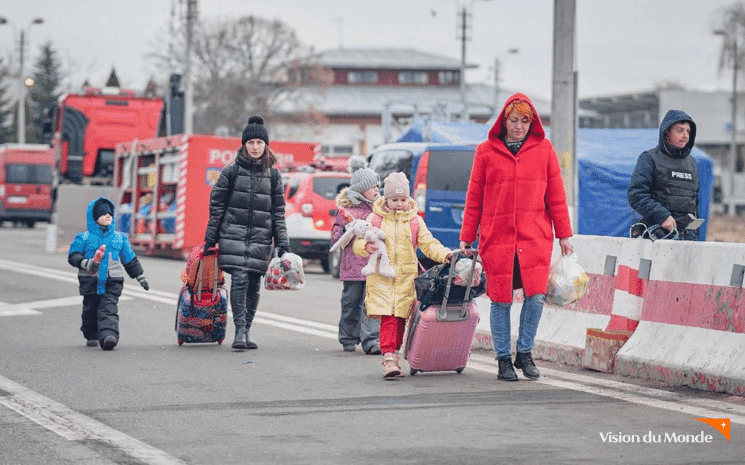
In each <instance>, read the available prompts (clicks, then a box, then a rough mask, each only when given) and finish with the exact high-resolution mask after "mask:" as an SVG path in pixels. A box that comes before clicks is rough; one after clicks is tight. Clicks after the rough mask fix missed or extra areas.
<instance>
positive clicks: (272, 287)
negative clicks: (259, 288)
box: [264, 253, 305, 291]
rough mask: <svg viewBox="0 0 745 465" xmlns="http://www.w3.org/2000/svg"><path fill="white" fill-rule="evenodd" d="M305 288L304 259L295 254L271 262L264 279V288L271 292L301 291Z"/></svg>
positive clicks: (285, 255) (275, 258)
mask: <svg viewBox="0 0 745 465" xmlns="http://www.w3.org/2000/svg"><path fill="white" fill-rule="evenodd" d="M303 286H305V273H303V259H302V258H300V256H298V255H295V254H294V253H286V254H284V255H282V258H279V257H274V258H272V261H270V262H269V268H268V269H267V270H266V276H265V278H264V288H265V289H267V290H269V291H299V290H300V289H302V288H303Z"/></svg>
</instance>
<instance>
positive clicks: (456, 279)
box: [453, 258, 484, 287]
mask: <svg viewBox="0 0 745 465" xmlns="http://www.w3.org/2000/svg"><path fill="white" fill-rule="evenodd" d="M471 266H473V260H472V259H470V258H461V259H459V260H458V261H457V262H455V271H454V274H453V284H455V285H456V286H463V287H468V281H469V280H470V281H472V282H471V286H473V287H478V286H479V283H481V272H482V271H484V267H483V266H482V265H481V262H480V261H478V260H477V261H476V265H475V267H474V269H473V274H471Z"/></svg>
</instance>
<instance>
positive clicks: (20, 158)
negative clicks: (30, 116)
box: [0, 144, 54, 227]
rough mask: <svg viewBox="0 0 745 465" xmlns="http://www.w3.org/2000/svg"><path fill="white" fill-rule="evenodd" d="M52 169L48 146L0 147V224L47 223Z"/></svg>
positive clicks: (21, 145) (50, 203)
mask: <svg viewBox="0 0 745 465" xmlns="http://www.w3.org/2000/svg"><path fill="white" fill-rule="evenodd" d="M53 166H54V159H53V157H52V150H51V149H50V148H49V146H48V145H36V144H5V145H0V222H2V221H13V222H20V223H25V224H26V225H28V226H29V227H33V226H34V224H35V223H36V222H37V221H46V222H49V221H50V219H51V216H52V202H53V199H52V168H53Z"/></svg>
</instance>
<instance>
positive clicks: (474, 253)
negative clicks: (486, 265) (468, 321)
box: [437, 249, 479, 320]
mask: <svg viewBox="0 0 745 465" xmlns="http://www.w3.org/2000/svg"><path fill="white" fill-rule="evenodd" d="M468 250H469V251H470V252H469V255H471V279H469V280H468V286H467V287H466V293H465V295H464V298H463V308H461V309H460V318H465V317H466V315H468V301H469V300H470V299H469V298H468V297H469V296H470V295H471V285H472V284H473V272H474V271H475V270H476V259H477V258H478V257H479V251H478V250H476V249H468ZM462 252H464V251H463V250H461V249H455V250H453V257H452V258H451V259H450V273H448V283H447V286H445V297H444V298H443V299H442V307H440V309H439V310H438V311H437V317H438V319H441V320H444V319H446V318H447V315H448V311H447V305H448V298H449V297H450V286H451V285H452V283H453V276H454V275H455V263H456V262H457V261H458V259H459V258H460V254H461V253H462Z"/></svg>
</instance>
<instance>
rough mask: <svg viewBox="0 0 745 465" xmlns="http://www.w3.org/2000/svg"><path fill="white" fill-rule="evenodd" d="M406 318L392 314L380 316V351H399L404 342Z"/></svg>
mask: <svg viewBox="0 0 745 465" xmlns="http://www.w3.org/2000/svg"><path fill="white" fill-rule="evenodd" d="M405 326H406V319H405V318H399V317H397V316H392V315H384V316H381V317H380V351H381V352H382V353H384V354H388V353H395V352H398V349H400V348H401V345H402V344H403V342H404V329H405Z"/></svg>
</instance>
